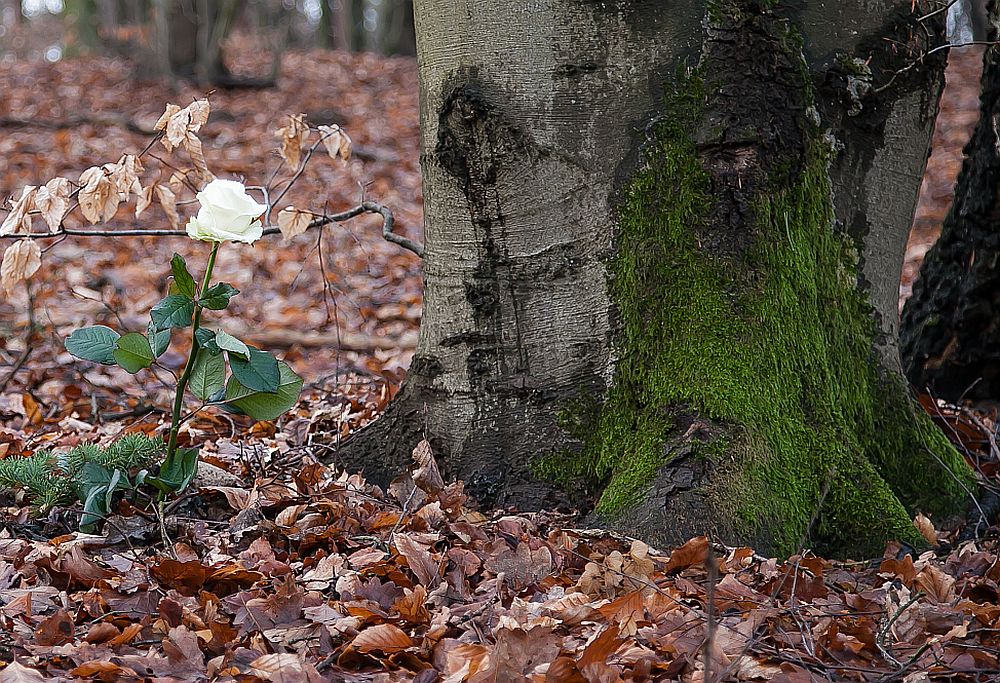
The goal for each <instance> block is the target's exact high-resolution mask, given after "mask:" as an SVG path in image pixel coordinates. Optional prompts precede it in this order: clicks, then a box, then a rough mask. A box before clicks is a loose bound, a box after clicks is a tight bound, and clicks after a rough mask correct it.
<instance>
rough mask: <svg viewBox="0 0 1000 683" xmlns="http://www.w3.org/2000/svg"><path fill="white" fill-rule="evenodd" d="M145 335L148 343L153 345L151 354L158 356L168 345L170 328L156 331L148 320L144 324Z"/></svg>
mask: <svg viewBox="0 0 1000 683" xmlns="http://www.w3.org/2000/svg"><path fill="white" fill-rule="evenodd" d="M146 336H147V337H148V338H149V345H150V346H151V347H153V355H154V356H156V357H157V358H159V357H160V356H162V355H163V353H164V352H165V351H166V350H167V347H168V346H170V330H163V331H162V332H157V331H156V326H155V325H153V321H152V320H150V321H149V324H148V325H146Z"/></svg>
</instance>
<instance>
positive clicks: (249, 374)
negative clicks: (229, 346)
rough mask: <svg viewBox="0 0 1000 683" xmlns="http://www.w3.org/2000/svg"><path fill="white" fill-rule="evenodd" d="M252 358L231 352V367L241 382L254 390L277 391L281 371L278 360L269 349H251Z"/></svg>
mask: <svg viewBox="0 0 1000 683" xmlns="http://www.w3.org/2000/svg"><path fill="white" fill-rule="evenodd" d="M249 351H250V358H249V360H248V359H244V358H243V357H241V356H237V355H235V354H229V367H230V368H232V370H233V375H234V376H235V377H236V379H238V380H239V382H240V384H242V385H243V386H245V387H246V388H247V389H252V390H253V391H267V392H272V393H273V392H275V391H277V390H278V382H279V380H280V379H281V373H280V372H279V371H278V360H277V359H276V358H275V357H274V356H272V355H271V354H269V353H268V352H267V351H258V350H257V349H249Z"/></svg>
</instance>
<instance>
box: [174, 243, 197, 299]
mask: <svg viewBox="0 0 1000 683" xmlns="http://www.w3.org/2000/svg"><path fill="white" fill-rule="evenodd" d="M170 272H171V273H173V274H174V284H175V285H177V291H178V292H179V293H181V294H184V295H185V296H189V297H191V298H192V299H193V298H194V294H195V287H196V286H197V285H195V282H194V277H192V276H191V273H189V272H188V269H187V263H185V262H184V257H183V256H181V255H180V254H177V253H175V254H174V256H173V258H171V259H170Z"/></svg>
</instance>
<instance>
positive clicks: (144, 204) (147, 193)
mask: <svg viewBox="0 0 1000 683" xmlns="http://www.w3.org/2000/svg"><path fill="white" fill-rule="evenodd" d="M153 187H154V186H153V185H150V186H149V187H147V188H146V189H144V190H143V191H142V192H140V193H139V196H138V197H136V199H135V217H136V218H138V217H139V216H141V215H142V212H143V211H145V210H146V209H148V208H149V205H150V204H152V203H153Z"/></svg>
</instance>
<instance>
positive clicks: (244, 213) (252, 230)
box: [187, 178, 267, 244]
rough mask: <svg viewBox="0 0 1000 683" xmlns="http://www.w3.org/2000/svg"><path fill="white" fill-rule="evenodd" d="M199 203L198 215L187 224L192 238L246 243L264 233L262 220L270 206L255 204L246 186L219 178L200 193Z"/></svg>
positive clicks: (206, 240)
mask: <svg viewBox="0 0 1000 683" xmlns="http://www.w3.org/2000/svg"><path fill="white" fill-rule="evenodd" d="M198 201H199V202H200V203H201V208H200V209H199V210H198V215H197V216H195V217H194V218H192V219H191V220H189V221H188V224H187V234H188V236H189V237H191V239H195V240H203V241H205V242H225V241H227V240H231V241H233V242H245V243H246V244H252V243H254V242H256V241H257V240H259V239H260V236H261V234H262V233H263V231H264V227H263V225H261V222H260V217H261V215H262V214H263V213H264V212H265V211H267V207H266V206H264V205H263V204H258V203H257V202H255V201H254V199H253V197H251V196H250V195H248V194H247V190H246V187H244V186H243V183H238V182H236V181H235V180H223V179H221V178H216V179H215V180H213V181H212V182H210V183H209V184H208V185H206V186H205V189H204V190H202V191H201V192H199V193H198Z"/></svg>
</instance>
